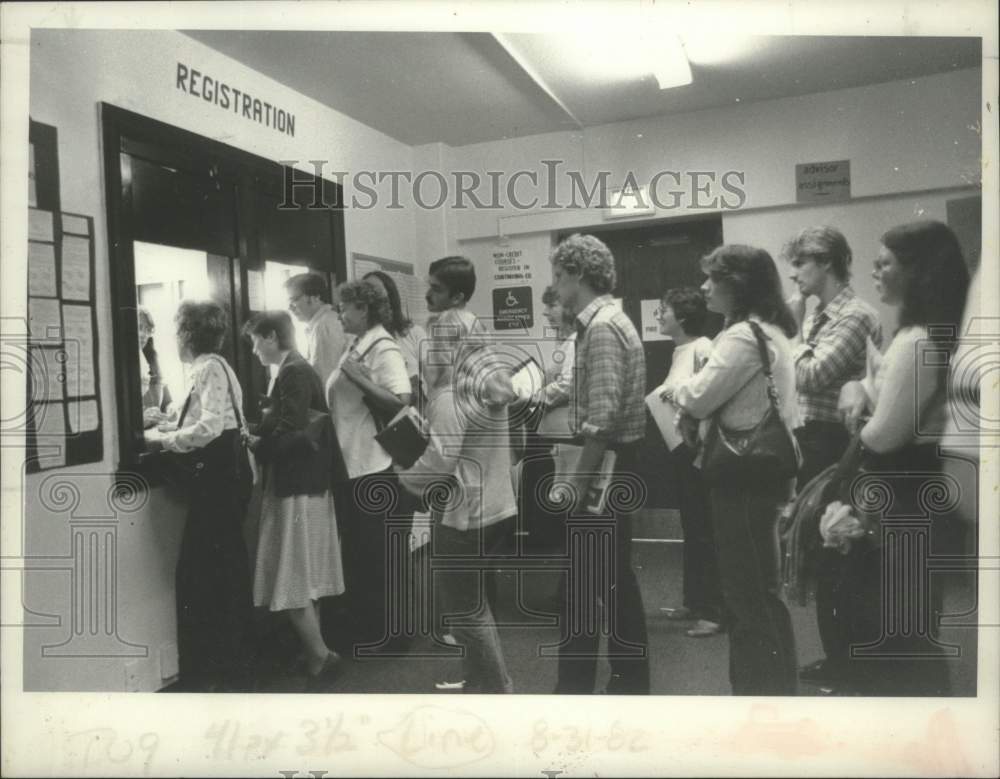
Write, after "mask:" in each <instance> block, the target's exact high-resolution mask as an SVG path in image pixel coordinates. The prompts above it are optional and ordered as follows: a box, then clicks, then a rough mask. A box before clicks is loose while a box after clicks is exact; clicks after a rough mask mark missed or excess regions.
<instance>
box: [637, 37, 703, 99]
mask: <svg viewBox="0 0 1000 779" xmlns="http://www.w3.org/2000/svg"><path fill="white" fill-rule="evenodd" d="M646 57H647V59H648V61H649V63H650V65H651V66H652V70H653V77H654V78H655V79H656V83H657V84H659V86H660V89H661V90H663V89H672V88H674V87H683V86H686V85H688V84H690V83H691V81H692V78H691V65H690V63H689V62H688V59H687V56H685V54H684V47H683V46H682V45H681V42H680V40H679V39H678V38H677V36H676V35H664V36H661V37H658V38H657V39H656V40H655V41H648V42H647V45H646Z"/></svg>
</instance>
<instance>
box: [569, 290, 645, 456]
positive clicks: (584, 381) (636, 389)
mask: <svg viewBox="0 0 1000 779" xmlns="http://www.w3.org/2000/svg"><path fill="white" fill-rule="evenodd" d="M576 325H577V342H576V364H575V366H574V370H573V388H572V390H571V393H570V408H571V416H570V420H571V421H570V424H571V426H572V429H573V431H574V432H576V433H579V434H582V435H584V436H588V437H591V438H600V439H602V440H605V441H607V442H608V443H612V444H624V443H628V442H630V441H637V440H638V439H640V438H642V437H643V435H644V434H645V432H646V408H645V405H644V404H643V396H644V394H645V392H644V390H645V386H646V356H645V353H644V352H643V349H642V341H641V340H639V334H638V333H637V332H636V329H635V325H633V324H632V320H631V319H629V318H628V316H626V314H625V312H624V311H622V310H621V309H620V308H618V307H617V306H616V305H615V303H614V300H613V299H612V297H611V296H610V295H601V296H600V297H598V298H596V299H594V300H593V301H591V303H590V304H589V305H588V306H587V307H586V308H585V309H583V311H581V312H580V313H579V315H578V316H577V318H576Z"/></svg>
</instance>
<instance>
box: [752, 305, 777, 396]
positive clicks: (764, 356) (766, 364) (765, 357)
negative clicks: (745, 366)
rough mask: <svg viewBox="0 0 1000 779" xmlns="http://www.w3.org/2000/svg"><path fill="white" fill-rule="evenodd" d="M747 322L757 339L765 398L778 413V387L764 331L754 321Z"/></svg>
mask: <svg viewBox="0 0 1000 779" xmlns="http://www.w3.org/2000/svg"><path fill="white" fill-rule="evenodd" d="M747 324H748V325H750V329H751V330H752V331H753V334H754V338H756V339H757V349H758V351H759V352H760V362H761V368H762V370H763V371H764V378H766V379H767V398H768V400H769V401H770V402H771V408H773V409H774V411H775V413H778V414H780V413H781V411H780V409H779V408H778V388H777V387H775V386H774V373H773V372H772V371H771V355H770V354H769V353H768V351H767V344H766V343H765V338H766V336H765V335H764V331H763V330H761V328H760V325H758V324H757V323H756V322H754V321H752V320H749V319H748V320H747Z"/></svg>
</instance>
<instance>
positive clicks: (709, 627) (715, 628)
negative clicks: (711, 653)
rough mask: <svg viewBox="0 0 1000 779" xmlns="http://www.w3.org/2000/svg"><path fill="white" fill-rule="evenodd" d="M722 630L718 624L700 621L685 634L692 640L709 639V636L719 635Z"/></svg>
mask: <svg viewBox="0 0 1000 779" xmlns="http://www.w3.org/2000/svg"><path fill="white" fill-rule="evenodd" d="M721 630H722V627H721V626H720V625H719V624H718V623H716V622H709V621H708V620H705V619H700V620H698V624H697V625H695V626H694V627H693V628H691V629H690V630H686V631H684V632H685V633H687V635H688V636H690V637H691V638H708V637H709V636H714V635H717V634H718V633H719V632H720V631H721Z"/></svg>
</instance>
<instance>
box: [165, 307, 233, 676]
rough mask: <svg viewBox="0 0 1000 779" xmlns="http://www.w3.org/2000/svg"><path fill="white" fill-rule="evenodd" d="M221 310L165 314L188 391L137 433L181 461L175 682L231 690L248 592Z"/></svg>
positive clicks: (230, 383)
mask: <svg viewBox="0 0 1000 779" xmlns="http://www.w3.org/2000/svg"><path fill="white" fill-rule="evenodd" d="M226 321H227V319H226V315H225V312H224V311H223V309H222V308H221V307H220V306H219V305H218V304H216V303H213V302H210V301H208V302H192V301H184V302H183V303H181V305H180V307H179V308H178V310H177V314H176V316H175V323H176V327H177V346H178V351H179V353H180V358H181V361H182V362H184V363H186V364H187V365H188V366H189V372H190V378H191V389H190V392H189V393H188V395H187V398H186V399H185V400H184V403H183V406H182V408H181V412H180V415H179V417H178V419H177V422H176V423H170V424H164V425H161V426H160V428H159V430H155V431H153V430H149V431H146V442H147V447H148V448H149V450H150V451H159V450H164V451H166V452H172V453H174V456H175V458H178V459H179V460H181V461H182V462H183V463H184V465H183V469H184V472H186V473H193V474H195V475H194V476H193V477H192V478H190V479H189V482H190V483H189V484H188V485H187V489H188V494H187V498H188V501H189V506H188V516H187V522H186V524H185V526H184V535H183V538H182V540H181V550H180V557H179V559H178V561H177V643H178V650H179V655H180V677H181V679H180V681H181V684H182V686H183V687H184V689H186V690H191V691H214V690H220V691H223V690H228V691H236V690H240V689H246V688H247V686H248V684H249V673H250V663H251V661H252V656H251V652H250V647H251V644H252V624H251V619H252V609H253V607H252V590H251V584H250V565H249V558H248V556H247V549H246V544H245V542H244V539H243V530H242V525H243V519H244V517H245V516H246V507H247V500H248V498H249V494H250V488H251V486H252V476H251V473H250V467H249V461H248V459H247V455H246V449H245V447H244V446H243V443H242V440H241V439H242V432H243V431H242V428H243V427H244V425H243V412H242V403H243V393H242V391H241V390H240V384H239V381H238V380H237V379H236V375H235V374H234V373H233V370H232V368H230V367H229V365H228V364H227V363H226V361H225V360H224V359H223V358H222V357H220V356H219V354H218V350H219V349H220V348H221V346H222V342H223V339H224V337H225V334H226Z"/></svg>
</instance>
